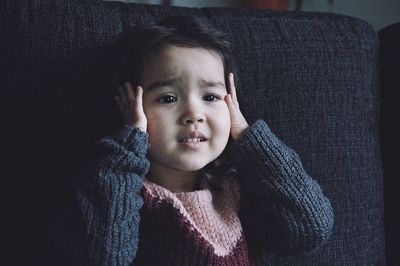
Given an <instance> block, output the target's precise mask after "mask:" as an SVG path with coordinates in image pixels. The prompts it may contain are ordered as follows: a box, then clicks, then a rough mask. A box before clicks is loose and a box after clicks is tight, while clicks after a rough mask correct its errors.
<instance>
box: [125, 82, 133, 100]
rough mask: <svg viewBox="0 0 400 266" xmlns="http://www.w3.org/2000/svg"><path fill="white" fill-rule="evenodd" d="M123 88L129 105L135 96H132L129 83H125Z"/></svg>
mask: <svg viewBox="0 0 400 266" xmlns="http://www.w3.org/2000/svg"><path fill="white" fill-rule="evenodd" d="M125 88H126V96H127V100H128V103H129V104H130V103H132V102H133V100H134V99H135V95H134V94H133V88H132V85H131V84H130V83H129V82H125Z"/></svg>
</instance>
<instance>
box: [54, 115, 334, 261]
mask: <svg viewBox="0 0 400 266" xmlns="http://www.w3.org/2000/svg"><path fill="white" fill-rule="evenodd" d="M98 147H99V149H100V151H101V154H102V156H101V157H100V158H99V159H97V160H95V161H94V162H93V163H91V164H89V165H87V166H86V167H85V169H84V170H83V171H82V173H81V174H80V175H79V177H78V178H76V182H75V183H74V190H73V191H74V198H75V200H76V202H75V207H76V208H74V209H71V210H69V211H68V212H66V215H65V217H63V218H62V219H60V220H59V222H57V223H55V225H54V227H53V228H52V229H51V230H50V238H51V240H52V242H53V243H54V245H55V246H56V249H57V251H58V253H59V255H60V261H62V263H61V264H63V265H131V264H132V262H133V261H134V259H135V256H136V254H137V252H138V245H139V239H140V236H139V224H140V221H141V217H140V215H141V212H140V210H141V208H142V206H143V203H144V202H143V197H142V196H141V193H140V192H141V190H142V188H143V183H144V177H145V175H146V174H147V172H148V170H149V166H150V165H149V161H148V160H147V158H146V152H147V149H148V135H147V133H144V132H142V131H140V130H138V129H136V128H133V127H128V126H125V127H122V128H120V129H119V130H118V131H116V132H114V134H112V135H111V136H109V137H105V138H102V139H101V140H100V141H99V142H98ZM228 158H229V160H230V161H231V163H232V164H233V165H234V166H235V168H236V169H237V171H238V174H237V178H238V183H239V184H240V187H241V190H240V191H241V194H242V195H241V198H242V199H241V204H240V213H239V215H240V217H241V221H242V223H243V227H244V229H245V228H248V230H244V234H246V233H248V234H251V231H253V233H254V232H255V234H253V236H246V239H247V241H248V242H251V241H255V242H258V243H259V244H260V243H261V247H262V248H263V249H264V251H265V253H267V254H268V253H270V254H276V255H299V254H305V253H311V252H314V251H316V250H317V249H318V248H319V247H320V246H322V245H323V244H324V243H325V242H326V241H327V240H328V239H329V237H330V235H331V233H332V228H333V223H334V218H333V211H332V207H331V204H330V201H329V200H328V199H327V198H326V197H325V196H324V195H323V193H322V190H321V187H320V186H319V185H318V183H317V182H316V181H315V180H314V179H312V178H311V177H310V176H309V175H308V174H307V173H306V172H305V170H304V168H303V166H302V164H301V161H300V158H299V156H298V155H297V154H296V153H295V151H294V150H292V149H291V148H289V147H287V146H286V145H285V144H284V143H283V142H282V141H281V140H279V139H278V138H277V137H276V136H275V135H274V134H273V133H272V132H271V130H270V129H269V127H268V125H267V123H266V122H265V121H263V120H257V121H256V122H255V123H254V124H253V125H251V126H250V127H249V128H248V130H247V131H246V133H245V134H244V135H243V136H242V137H241V139H240V140H238V141H236V142H233V143H232V145H231V146H230V147H229V150H228ZM249 247H252V244H251V243H249Z"/></svg>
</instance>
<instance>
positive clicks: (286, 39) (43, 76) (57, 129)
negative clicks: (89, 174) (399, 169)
mask: <svg viewBox="0 0 400 266" xmlns="http://www.w3.org/2000/svg"><path fill="white" fill-rule="evenodd" d="M170 14H188V15H192V16H197V17H202V18H205V19H208V20H209V21H210V22H211V23H212V24H213V25H214V26H216V27H218V28H221V29H223V30H225V31H227V32H228V34H229V35H230V36H231V39H232V41H233V42H234V44H235V46H236V48H237V51H236V55H237V58H238V60H237V61H238V62H237V71H238V73H237V78H238V80H237V84H236V87H237V88H238V98H239V101H240V106H241V110H242V111H243V113H244V115H245V117H246V118H247V119H248V121H249V122H252V121H255V120H256V119H258V118H262V119H264V120H265V121H267V122H268V125H270V126H271V127H272V129H273V130H274V132H275V133H276V135H277V136H279V137H280V139H282V140H283V141H284V142H285V143H287V144H288V146H289V147H292V148H293V149H294V150H296V151H297V153H298V154H299V156H300V158H301V159H302V162H303V166H304V167H305V169H307V173H309V174H310V176H312V177H313V178H314V179H315V180H316V181H317V182H318V183H319V184H320V185H321V186H322V187H323V188H324V194H325V195H326V196H327V197H328V198H329V199H330V200H331V203H332V207H333V210H334V212H335V213H334V214H335V227H334V232H333V235H332V237H331V238H330V240H329V241H328V242H327V243H326V245H324V246H323V247H322V248H321V249H320V250H319V251H318V252H316V253H313V254H312V255H307V256H298V257H296V258H279V257H275V258H272V259H271V263H272V264H274V265H332V264H333V265H384V264H385V256H384V233H383V186H382V182H383V179H382V165H381V157H380V143H379V141H380V136H379V105H380V95H379V91H378V77H377V75H378V71H377V62H378V58H377V55H378V41H377V36H376V33H375V32H374V30H373V29H372V27H371V26H370V25H369V24H367V23H366V22H364V21H362V20H359V19H355V18H351V17H347V16H342V15H336V14H323V13H307V12H301V13H296V12H283V13H274V12H268V11H260V10H257V11H253V10H246V9H232V8H205V9H195V8H183V7H169V8H167V7H159V6H152V5H139V4H124V3H119V2H93V1H92V2H86V3H85V2H83V1H79V2H78V1H70V0H57V1H43V0H37V1H28V0H3V1H0V28H1V31H0V39H1V42H0V53H1V54H0V58H1V60H0V67H1V69H5V71H1V72H0V73H1V75H2V76H1V79H2V86H3V88H4V90H3V95H4V94H5V97H3V99H4V100H5V104H4V105H3V108H4V109H5V110H6V111H5V112H4V114H6V117H5V120H4V121H5V122H6V124H7V125H8V126H7V128H8V129H9V130H4V132H3V134H6V136H5V137H4V138H3V140H4V146H5V149H4V150H5V152H6V154H8V156H7V161H6V162H5V163H4V165H5V167H6V170H8V171H7V172H8V173H9V175H8V176H7V180H9V182H10V183H11V185H12V186H13V190H12V193H13V196H14V198H13V200H12V202H14V203H13V204H12V205H11V206H12V207H11V208H10V212H9V213H10V216H11V217H14V219H13V221H12V224H10V227H11V228H15V230H7V233H8V235H7V237H6V239H7V243H9V245H8V246H10V247H11V249H12V252H8V254H9V255H10V256H11V257H12V258H13V262H14V264H16V265H19V264H20V265H38V264H40V265H43V264H44V263H45V260H46V259H47V258H49V257H50V255H51V254H52V252H51V251H48V249H50V250H51V246H49V247H47V246H46V245H47V242H46V240H45V235H46V230H47V228H48V225H49V221H50V218H51V217H52V216H54V212H56V210H59V209H62V207H63V206H64V205H66V204H68V202H71V201H72V199H70V196H69V195H70V192H69V190H68V188H69V187H70V185H71V184H70V183H71V181H70V179H71V176H75V175H76V174H77V173H78V172H79V171H80V170H81V168H82V167H83V165H85V164H86V163H87V162H88V161H89V159H90V158H92V157H93V155H94V153H95V150H94V149H93V147H92V145H91V143H93V142H94V140H95V139H97V138H98V137H100V136H104V135H106V134H109V133H110V132H111V131H112V130H113V129H115V128H117V126H118V125H120V124H121V117H120V114H119V110H118V108H117V106H115V103H114V101H113V96H114V95H116V94H117V91H116V88H115V86H114V84H112V82H111V81H110V79H109V76H110V75H109V74H110V72H111V69H110V68H111V67H110V62H111V59H110V51H109V49H108V47H109V45H110V44H112V43H114V42H115V41H116V40H117V38H118V37H117V36H118V34H119V33H120V32H121V31H122V30H123V29H125V28H127V27H128V26H129V25H133V24H136V23H151V22H155V21H157V20H158V19H159V18H160V17H162V16H165V15H170ZM10 113H12V115H10ZM21 163H22V165H23V166H22V167H21ZM248 215H250V214H248ZM21 252H22V253H24V256H20V254H21Z"/></svg>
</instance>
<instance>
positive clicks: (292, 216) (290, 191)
mask: <svg viewBox="0 0 400 266" xmlns="http://www.w3.org/2000/svg"><path fill="white" fill-rule="evenodd" d="M229 156H230V158H231V160H232V162H233V164H234V165H235V166H236V167H237V170H238V174H239V175H238V178H239V183H240V184H241V187H242V188H243V189H242V190H243V192H242V193H246V194H247V195H244V197H245V198H247V199H248V201H247V203H246V204H243V206H247V207H246V208H251V209H252V210H251V211H252V212H257V213H256V214H255V215H251V217H256V219H258V221H256V222H258V224H261V226H260V227H258V230H259V232H257V234H261V235H262V237H263V245H264V247H265V248H266V249H267V251H268V252H272V253H274V254H276V255H301V254H307V253H311V252H313V251H315V250H316V249H318V248H319V247H320V246H321V245H323V244H324V243H325V242H326V241H327V240H328V239H329V237H330V235H331V232H332V228H333V223H334V217H333V210H332V207H331V204H330V201H329V199H328V198H326V197H325V196H324V195H323V193H322V190H321V187H320V186H319V184H318V183H317V182H316V181H315V180H314V179H313V178H311V177H310V176H309V175H308V174H307V173H306V172H305V170H304V168H303V166H302V163H301V161H300V158H299V156H298V155H297V154H296V152H295V151H294V150H292V149H291V148H289V147H288V146H286V145H285V144H284V143H283V142H282V141H281V140H280V139H278V138H277V137H276V136H275V135H274V134H273V133H272V132H271V130H270V129H269V127H268V125H267V123H266V122H265V121H263V120H257V121H256V122H255V123H254V124H253V125H252V126H250V127H249V128H248V129H247V131H246V133H245V134H244V135H243V136H242V138H241V139H239V140H238V141H237V142H234V143H233V145H231V147H230V153H229ZM241 207H242V206H241ZM245 219H246V218H245ZM260 231H261V232H260Z"/></svg>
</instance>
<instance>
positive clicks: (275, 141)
mask: <svg viewBox="0 0 400 266" xmlns="http://www.w3.org/2000/svg"><path fill="white" fill-rule="evenodd" d="M228 154H229V157H230V159H231V160H232V161H233V164H234V165H237V166H238V171H239V172H243V173H245V175H244V176H245V177H244V178H240V183H241V184H242V185H243V187H244V188H245V189H246V190H247V191H248V192H250V193H252V194H253V195H260V196H266V195H267V193H268V190H270V189H272V190H274V189H275V188H276V186H277V185H278V186H281V185H282V184H284V183H288V182H290V181H289V180H288V179H290V178H291V177H292V176H299V175H298V174H297V175H293V171H302V166H301V164H300V165H298V164H299V161H298V160H293V158H291V157H292V156H293V154H294V153H293V150H292V149H291V148H289V147H288V146H286V145H285V144H284V143H283V142H282V141H281V140H280V139H279V138H278V137H277V136H275V135H274V133H272V131H271V129H270V128H269V127H268V125H267V123H266V122H265V121H264V120H262V119H259V120H257V121H256V122H255V123H254V124H253V125H251V126H250V127H249V128H248V129H247V131H246V132H245V134H244V135H243V136H242V137H241V138H240V139H239V140H238V141H236V142H234V143H232V145H231V147H230V152H229V153H228ZM282 177H284V179H285V180H283V179H282ZM292 181H293V180H292Z"/></svg>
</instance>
